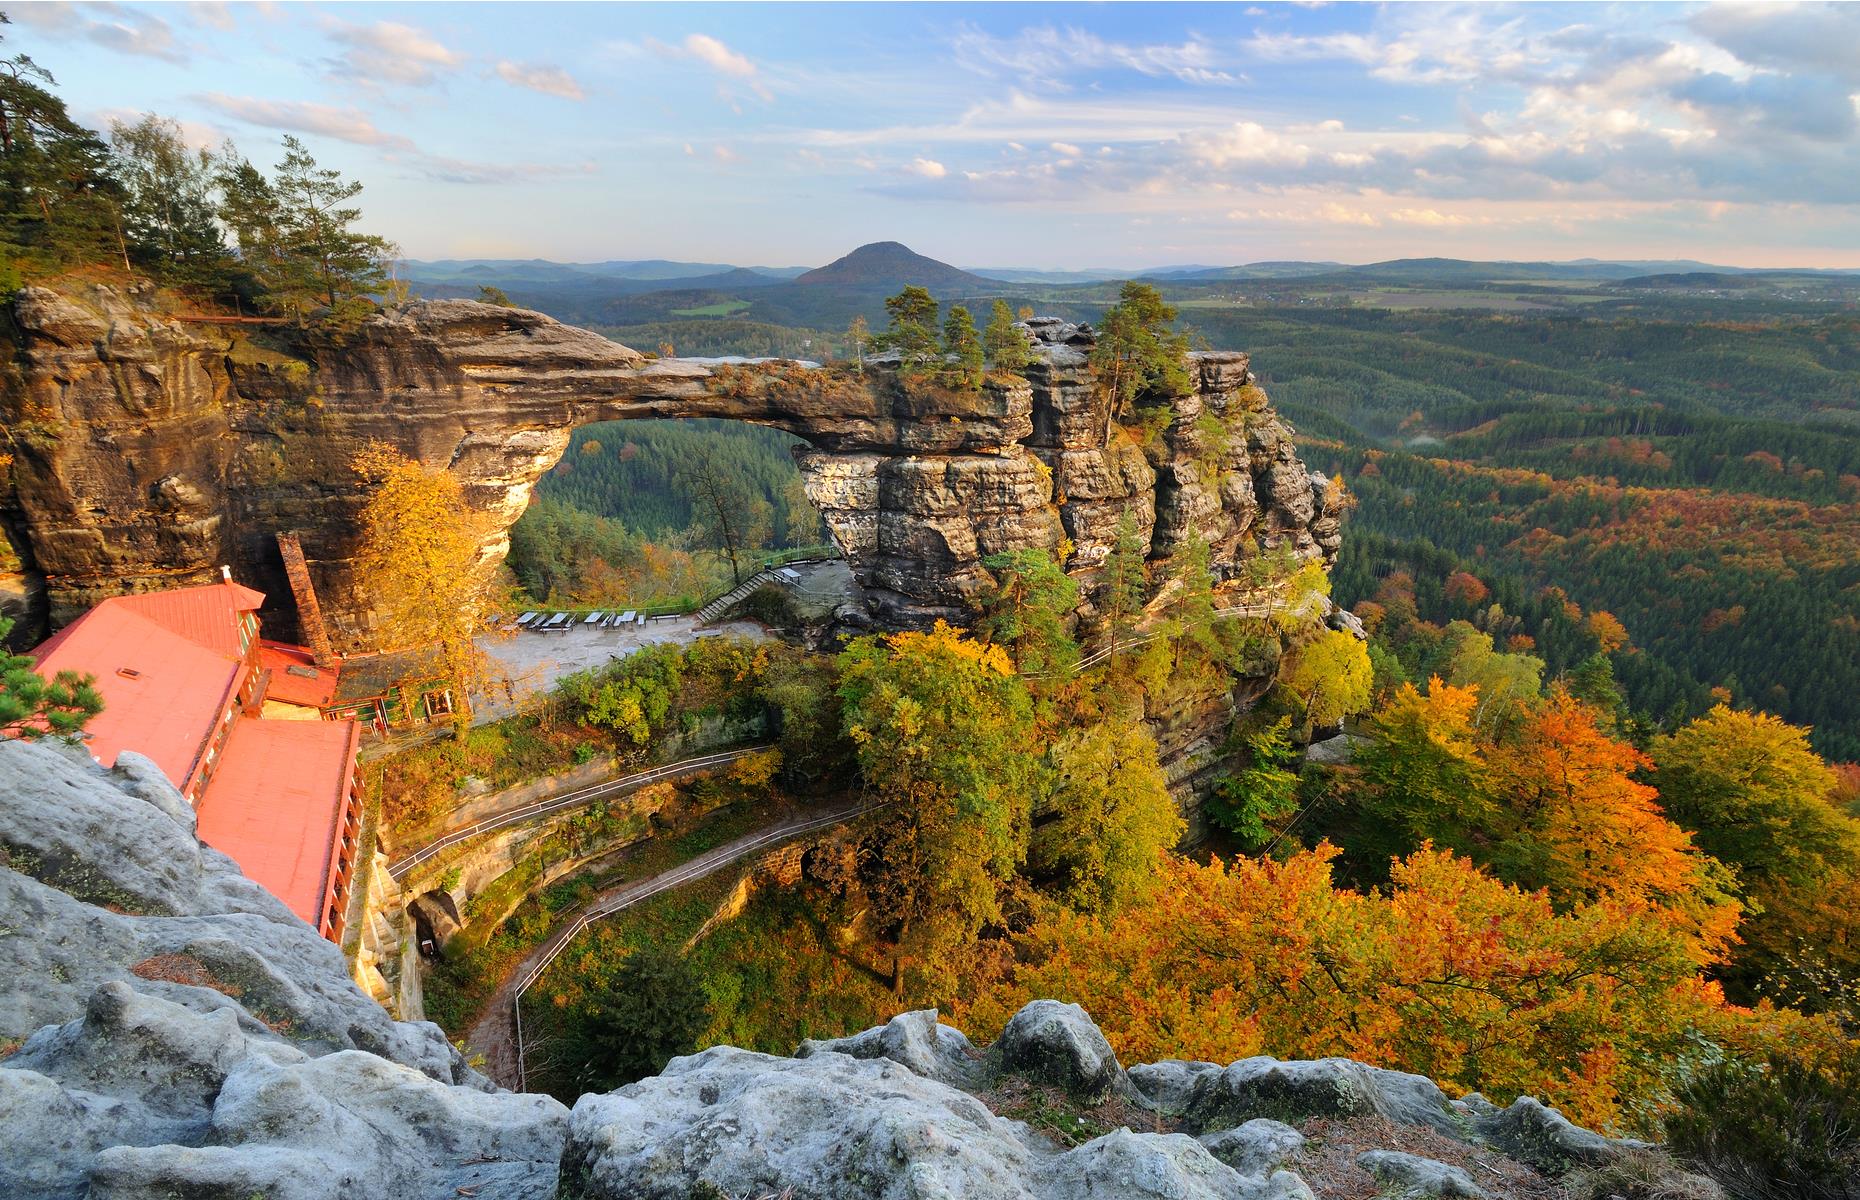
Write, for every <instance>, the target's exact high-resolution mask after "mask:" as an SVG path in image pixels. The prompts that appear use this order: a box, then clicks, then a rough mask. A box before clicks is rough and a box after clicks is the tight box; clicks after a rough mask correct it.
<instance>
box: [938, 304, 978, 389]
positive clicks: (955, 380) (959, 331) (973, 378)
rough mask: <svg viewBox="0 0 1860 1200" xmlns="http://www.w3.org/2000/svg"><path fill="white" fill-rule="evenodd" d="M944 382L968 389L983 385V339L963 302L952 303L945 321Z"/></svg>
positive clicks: (954, 386) (951, 385)
mask: <svg viewBox="0 0 1860 1200" xmlns="http://www.w3.org/2000/svg"><path fill="white" fill-rule="evenodd" d="M942 375H943V379H944V382H945V383H947V384H948V385H949V386H950V387H953V388H956V389H958V390H960V391H964V392H977V391H980V390H981V388H982V342H981V339H980V338H979V337H977V336H976V333H975V319H974V318H973V317H971V316H970V315H969V310H968V309H966V308H964V307H963V306H962V305H960V304H952V305H951V306H950V309H949V317H948V319H947V320H945V321H944V322H943V370H942Z"/></svg>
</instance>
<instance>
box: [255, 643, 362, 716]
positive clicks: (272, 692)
mask: <svg viewBox="0 0 1860 1200" xmlns="http://www.w3.org/2000/svg"><path fill="white" fill-rule="evenodd" d="M258 665H259V666H261V667H263V668H264V669H265V670H267V671H270V672H271V682H270V683H269V684H267V685H266V687H265V698H266V699H268V700H276V701H278V702H279V703H280V704H301V705H303V706H304V707H306V708H326V707H328V705H329V703H330V701H332V700H334V699H335V698H336V685H337V683H338V682H339V681H340V680H341V678H342V666H341V664H337V665H336V666H333V667H319V666H317V665H316V658H315V657H314V656H313V655H312V654H311V653H310V651H309V649H308V648H307V647H304V646H293V645H291V644H289V643H288V642H272V641H261V642H260V643H259V644H258ZM304 672H313V674H308V675H306V674H305V673H304Z"/></svg>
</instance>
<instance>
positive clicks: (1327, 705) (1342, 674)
mask: <svg viewBox="0 0 1860 1200" xmlns="http://www.w3.org/2000/svg"><path fill="white" fill-rule="evenodd" d="M1374 681H1375V671H1374V669H1373V668H1372V667H1371V666H1370V664H1369V650H1368V648H1367V647H1366V646H1364V644H1363V643H1362V642H1360V641H1358V640H1357V639H1356V637H1355V636H1354V635H1352V634H1349V633H1345V632H1344V631H1342V630H1340V629H1326V630H1323V631H1321V632H1320V633H1319V634H1318V635H1317V636H1316V637H1314V638H1312V639H1311V640H1310V641H1307V642H1304V643H1301V644H1300V645H1298V646H1295V647H1293V649H1292V650H1290V651H1289V652H1288V653H1287V654H1286V656H1285V661H1284V662H1283V663H1282V664H1281V665H1280V667H1279V686H1280V687H1281V688H1283V689H1284V691H1285V693H1286V695H1287V696H1288V697H1289V698H1290V699H1291V700H1292V702H1293V703H1294V704H1296V705H1297V706H1298V711H1299V712H1301V713H1302V714H1303V715H1304V723H1305V728H1306V729H1307V730H1309V729H1310V728H1311V727H1313V726H1324V725H1335V724H1336V723H1337V722H1339V721H1341V720H1343V718H1345V717H1347V716H1349V715H1350V714H1352V713H1358V712H1361V711H1363V709H1365V708H1367V707H1368V705H1369V690H1370V685H1371V684H1372V683H1374Z"/></svg>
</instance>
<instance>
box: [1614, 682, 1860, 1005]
mask: <svg viewBox="0 0 1860 1200" xmlns="http://www.w3.org/2000/svg"><path fill="white" fill-rule="evenodd" d="M1649 752H1650V753H1651V754H1652V756H1653V761H1654V763H1655V765H1656V766H1657V767H1658V768H1659V769H1658V770H1657V771H1656V772H1655V774H1654V779H1655V780H1656V781H1657V782H1658V784H1659V786H1660V797H1661V803H1662V804H1663V806H1664V807H1665V809H1666V812H1667V815H1669V816H1670V817H1672V818H1673V820H1675V821H1677V822H1678V823H1679V824H1681V825H1682V826H1684V827H1685V828H1687V829H1689V830H1691V831H1692V834H1693V837H1694V838H1695V839H1696V840H1697V841H1698V844H1699V845H1700V846H1701V847H1703V848H1704V849H1705V850H1707V851H1709V852H1710V853H1711V854H1713V855H1714V856H1716V857H1717V858H1719V859H1721V860H1722V861H1723V862H1724V863H1725V864H1726V865H1728V866H1729V867H1731V868H1732V869H1733V870H1735V871H1736V872H1737V875H1738V883H1739V885H1740V887H1741V888H1742V890H1743V892H1744V894H1745V895H1746V896H1748V897H1749V898H1750V900H1751V901H1752V904H1751V907H1752V909H1753V910H1754V911H1753V915H1752V917H1751V919H1750V920H1749V921H1747V922H1746V923H1745V925H1744V928H1743V929H1742V930H1741V931H1740V932H1741V935H1742V938H1743V941H1744V945H1743V946H1742V947H1740V949H1739V951H1738V953H1737V955H1736V957H1735V959H1734V960H1733V964H1732V969H1731V971H1729V972H1727V973H1726V980H1725V981H1726V984H1727V986H1729V987H1731V988H1732V990H1733V993H1734V994H1735V995H1737V996H1739V997H1740V998H1742V997H1746V996H1749V995H1753V994H1762V995H1768V996H1772V997H1775V998H1777V999H1779V1000H1787V1001H1793V1002H1796V1003H1799V1004H1804V1005H1806V1006H1808V1007H1810V1008H1813V1009H1824V1008H1827V1009H1834V1010H1852V1012H1853V1013H1854V1015H1855V1017H1857V1018H1860V935H1856V932H1855V930H1854V928H1853V913H1854V911H1855V905H1856V903H1860V822H1856V821H1855V820H1854V819H1853V818H1852V817H1851V816H1850V815H1849V814H1848V813H1847V812H1846V811H1845V810H1844V808H1843V807H1842V806H1841V805H1840V804H1839V803H1838V801H1837V800H1836V795H1837V792H1838V789H1839V785H1840V775H1839V774H1838V773H1837V772H1836V771H1835V770H1834V769H1833V768H1831V767H1829V766H1828V764H1827V763H1825V762H1823V761H1822V759H1821V756H1820V755H1818V754H1816V753H1815V751H1814V748H1813V747H1812V746H1810V745H1809V741H1808V730H1806V729H1804V728H1802V727H1801V726H1799V725H1791V724H1789V723H1788V722H1786V721H1784V720H1782V719H1781V718H1778V717H1773V716H1770V715H1769V714H1767V713H1758V712H1739V711H1737V710H1735V709H1732V708H1729V707H1727V706H1726V705H1723V704H1720V705H1718V706H1717V707H1716V708H1714V709H1712V710H1711V711H1710V712H1708V713H1706V714H1705V715H1704V716H1702V717H1699V718H1698V719H1696V720H1694V721H1692V722H1690V723H1689V724H1687V725H1685V726H1684V727H1683V728H1681V729H1679V730H1677V731H1675V732H1674V733H1672V734H1670V735H1668V736H1666V737H1661V738H1656V739H1654V742H1653V745H1652V746H1651V747H1650V751H1649Z"/></svg>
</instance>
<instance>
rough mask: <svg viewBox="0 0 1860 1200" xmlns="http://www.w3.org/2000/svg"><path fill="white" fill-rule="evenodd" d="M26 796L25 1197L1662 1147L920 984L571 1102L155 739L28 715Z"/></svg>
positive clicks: (987, 1186)
mask: <svg viewBox="0 0 1860 1200" xmlns="http://www.w3.org/2000/svg"><path fill="white" fill-rule="evenodd" d="M0 796H4V797H5V802H4V803H3V804H0V851H3V852H4V860H3V861H4V864H5V865H4V866H0V1039H3V1040H0V1052H4V1055H5V1056H4V1058H3V1059H0V1131H4V1132H3V1133H0V1195H4V1196H7V1197H9V1198H10V1200H40V1198H53V1197H57V1198H64V1197H90V1198H91V1200H119V1198H120V1200H129V1198H132V1197H134V1198H143V1197H150V1196H159V1197H170V1198H175V1200H249V1198H250V1197H253V1196H264V1197H266V1198H267V1200H311V1198H324V1197H330V1196H342V1197H362V1198H372V1197H382V1198H390V1197H392V1198H401V1197H435V1198H438V1197H454V1196H474V1195H475V1196H483V1197H492V1196H495V1197H498V1198H499V1200H508V1198H518V1200H529V1198H535V1200H542V1198H545V1197H549V1196H560V1197H563V1198H572V1197H590V1198H596V1197H598V1198H602V1200H622V1198H624V1200H692V1198H693V1197H701V1198H708V1200H715V1198H717V1197H746V1196H747V1197H766V1196H773V1195H782V1196H792V1197H794V1198H795V1200H839V1198H842V1197H843V1198H847V1200H851V1198H854V1197H857V1198H860V1200H965V1198H969V1200H1084V1198H1086V1197H1120V1198H1135V1200H1141V1198H1142V1197H1168V1198H1170V1200H1204V1198H1205V1200H1216V1198H1219V1200H1299V1198H1309V1197H1330V1196H1365V1195H1374V1194H1381V1195H1393V1196H1472V1197H1478V1196H1490V1197H1494V1198H1504V1197H1515V1198H1518V1200H1522V1198H1524V1197H1541V1196H1545V1195H1549V1194H1552V1193H1551V1192H1550V1191H1549V1190H1548V1189H1547V1187H1546V1185H1545V1183H1544V1180H1545V1178H1547V1177H1555V1176H1558V1175H1561V1174H1563V1173H1565V1172H1567V1171H1570V1170H1572V1169H1579V1168H1583V1167H1592V1166H1595V1165H1597V1164H1608V1163H1612V1162H1615V1161H1617V1160H1620V1159H1623V1158H1626V1157H1632V1156H1636V1155H1644V1154H1646V1153H1647V1151H1646V1149H1645V1148H1644V1147H1642V1146H1641V1145H1640V1144H1639V1143H1634V1142H1626V1141H1618V1140H1613V1139H1609V1138H1604V1137H1601V1136H1599V1135H1597V1134H1594V1133H1591V1132H1588V1131H1586V1130H1583V1129H1579V1128H1576V1127H1575V1126H1573V1125H1571V1124H1570V1123H1569V1122H1568V1121H1566V1120H1564V1119H1563V1118H1562V1117H1561V1116H1560V1115H1558V1114H1557V1113H1556V1112H1555V1111H1554V1110H1552V1109H1549V1108H1546V1107H1544V1106H1543V1105H1540V1104H1538V1103H1536V1102H1535V1101H1532V1100H1529V1099H1519V1100H1516V1101H1514V1102H1513V1103H1512V1104H1510V1105H1509V1106H1507V1107H1502V1108H1501V1107H1499V1106H1496V1105H1493V1104H1489V1103H1487V1102H1486V1101H1484V1100H1483V1099H1482V1098H1480V1097H1478V1096H1467V1097H1464V1098H1462V1099H1459V1100H1452V1099H1449V1098H1448V1097H1447V1096H1445V1095H1444V1094H1442V1092H1441V1091H1440V1089H1439V1088H1437V1087H1435V1086H1434V1084H1433V1083H1431V1082H1430V1081H1428V1080H1426V1079H1424V1078H1421V1077H1420V1076H1416V1075H1406V1074H1402V1073H1400V1072H1396V1071H1387V1070H1382V1069H1379V1068H1376V1067H1371V1066H1367V1065H1364V1064H1362V1063H1357V1062H1352V1061H1350V1060H1347V1059H1324V1060H1321V1061H1316V1062H1281V1061H1278V1060H1276V1059H1271V1058H1251V1059H1245V1060H1243V1061H1240V1062H1236V1063H1232V1064H1230V1065H1227V1066H1220V1065H1218V1064H1215V1063H1197V1062H1164V1063H1153V1064H1149V1065H1144V1066H1133V1067H1130V1068H1128V1069H1126V1068H1125V1067H1124V1066H1123V1065H1121V1064H1120V1063H1119V1062H1118V1061H1117V1057H1116V1055H1115V1054H1114V1053H1112V1050H1111V1047H1110V1045H1109V1044H1108V1043H1107V1042H1106V1040H1105V1038H1104V1035H1103V1034H1102V1033H1100V1032H1099V1030H1098V1029H1097V1027H1096V1026H1094V1025H1093V1024H1092V1023H1091V1021H1090V1019H1089V1018H1087V1017H1086V1015H1085V1013H1084V1012H1083V1011H1082V1010H1080V1009H1078V1008H1077V1007H1075V1006H1072V1005H1067V1004H1060V1003H1056V1002H1054V1001H1050V1000H1042V1001H1036V1002H1034V1003H1033V1004H1030V1005H1028V1006H1027V1007H1026V1008H1025V1009H1023V1010H1022V1011H1021V1012H1020V1013H1019V1014H1018V1015H1016V1016H1015V1017H1014V1019H1013V1020H1012V1021H1011V1022H1010V1023H1009V1024H1008V1026H1007V1028H1006V1030H1005V1031H1004V1032H1003V1033H1002V1036H1001V1037H1000V1038H999V1039H997V1040H996V1041H995V1043H994V1044H993V1045H992V1046H990V1047H988V1048H987V1049H986V1050H983V1049H979V1048H977V1047H975V1046H973V1045H971V1044H970V1042H969V1040H968V1039H967V1038H966V1037H965V1036H963V1034H961V1033H960V1032H958V1031H957V1030H955V1029H951V1028H949V1027H947V1026H944V1025H941V1024H938V1022H937V1019H936V1014H935V1012H914V1013H906V1014H904V1015H902V1016H899V1017H896V1018H894V1019H893V1020H892V1021H891V1022H889V1023H888V1024H886V1025H884V1026H881V1027H879V1028H877V1029H871V1030H867V1031H866V1032H864V1033H861V1034H859V1035H857V1036H855V1037H849V1038H842V1039H838V1040H834V1041H821V1042H809V1043H807V1044H805V1045H803V1046H802V1047H801V1048H800V1050H799V1053H798V1054H797V1055H796V1056H795V1057H793V1058H778V1057H773V1056H770V1055H766V1054H754V1053H750V1052H748V1051H744V1050H738V1049H735V1048H732V1047H728V1046H718V1047H714V1048H712V1049H709V1050H706V1051H704V1052H703V1053H701V1054H695V1055H691V1056H689V1057H685V1058H679V1059H674V1060H673V1061H672V1062H671V1063H670V1064H669V1065H668V1067H667V1068H666V1070H665V1071H664V1073H663V1074H661V1075H658V1076H656V1077H653V1078H649V1079H645V1080H642V1081H640V1082H638V1083H635V1084H632V1085H630V1086H628V1087H624V1088H621V1089H620V1090H618V1091H616V1092H612V1093H609V1094H606V1095H588V1096H583V1097H582V1098H581V1099H580V1100H579V1101H578V1102H577V1103H576V1104H575V1106H574V1108H573V1110H572V1112H571V1111H570V1110H569V1109H567V1108H565V1107H564V1106H563V1105H561V1104H559V1103H558V1102H556V1101H555V1100H553V1099H550V1098H549V1097H546V1096H533V1095H519V1094H514V1093H510V1092H501V1091H496V1090H494V1089H491V1088H490V1087H489V1086H488V1085H487V1084H486V1083H485V1081H484V1080H483V1079H482V1078H481V1077H480V1076H478V1075H477V1074H476V1073H475V1072H474V1071H472V1070H471V1069H470V1068H469V1067H467V1066H466V1065H465V1064H464V1063H463V1062H461V1061H460V1060H459V1057H458V1055H457V1053H456V1052H455V1051H453V1050H452V1048H451V1047H450V1046H448V1045H447V1043H446V1041H445V1038H444V1037H443V1036H442V1035H441V1033H440V1031H439V1030H438V1029H437V1028H436V1027H434V1026H432V1025H430V1024H424V1023H421V1024H409V1023H402V1022H395V1021H392V1020H389V1019H388V1017H387V1016H386V1015H385V1014H384V1013H383V1012H382V1011H381V1010H380V1009H378V1008H377V1007H375V1005H374V1004H373V1003H372V1002H370V1001H369V1000H368V999H367V998H365V997H364V996H363V995H362V994H361V992H360V991H358V990H357V989H356V988H355V987H354V986H353V985H351V984H350V983H349V982H348V979H347V976H346V974H345V972H344V969H343V962H342V958H341V955H340V953H339V952H338V951H337V950H336V949H335V947H333V946H330V945H329V944H327V943H325V942H323V941H322V940H321V939H319V938H318V937H317V936H316V934H315V933H314V932H313V931H312V930H311V929H310V928H309V927H308V926H306V925H304V924H303V923H302V922H300V921H298V920H296V918H294V917H292V916H291V915H290V914H289V913H288V912H287V911H285V909H284V908H283V906H282V905H280V904H279V903H277V902H276V901H275V900H272V899H270V898H269V897H268V896H266V895H265V894H264V893H263V892H262V891H260V890H259V889H258V888H257V887H256V886H254V885H253V884H252V883H250V882H249V881H247V880H246V879H244V878H243V877H242V876H240V874H239V873H238V871H237V869H236V868H235V867H234V866H233V864H232V863H231V862H230V861H229V860H228V859H226V858H225V857H223V856H221V855H219V854H217V853H216V852H214V851H212V850H210V849H208V848H206V847H204V846H202V845H201V844H200V843H199V842H198V841H197V840H196V839H195V837H194V836H193V824H192V818H191V814H190V813H189V812H188V809H187V806H186V805H185V804H184V803H183V802H182V801H181V798H180V797H179V795H178V794H177V793H175V791H174V790H173V789H172V788H171V787H169V786H168V785H167V784H166V783H165V782H163V781H162V780H161V778H160V776H159V775H157V774H156V772H155V771H154V769H153V767H151V766H149V765H148V764H147V763H145V762H143V761H141V760H139V759H136V758H135V757H133V756H125V762H124V765H123V766H121V767H119V768H118V769H117V770H116V771H115V772H114V773H109V774H106V773H105V772H103V771H101V770H100V769H99V768H97V767H96V766H95V765H94V764H92V763H90V762H89V761H88V760H86V759H85V758H84V757H83V756H82V755H81V754H79V753H76V752H71V751H67V750H64V749H59V748H53V747H48V746H38V745H27V744H23V743H19V742H3V743H0ZM1687 1179H1688V1183H1687V1186H1688V1187H1689V1188H1690V1189H1691V1190H1689V1191H1686V1192H1683V1193H1673V1194H1684V1195H1688V1196H1705V1197H1709V1196H1712V1195H1714V1194H1715V1189H1713V1188H1712V1187H1711V1185H1710V1184H1708V1183H1705V1182H1703V1181H1700V1180H1697V1179H1695V1178H1692V1177H1687Z"/></svg>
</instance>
